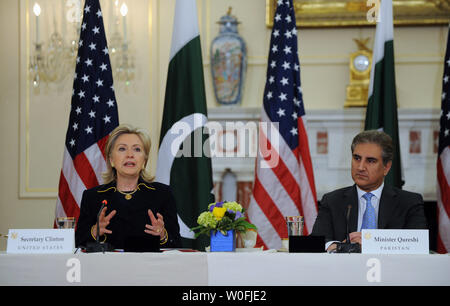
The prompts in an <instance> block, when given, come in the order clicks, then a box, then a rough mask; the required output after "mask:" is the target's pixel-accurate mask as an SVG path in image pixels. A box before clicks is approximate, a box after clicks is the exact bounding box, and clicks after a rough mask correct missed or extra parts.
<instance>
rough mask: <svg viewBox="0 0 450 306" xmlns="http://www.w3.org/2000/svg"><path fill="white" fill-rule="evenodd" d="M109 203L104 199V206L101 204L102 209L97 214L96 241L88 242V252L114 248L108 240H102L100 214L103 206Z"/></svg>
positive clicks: (106, 250) (105, 250)
mask: <svg viewBox="0 0 450 306" xmlns="http://www.w3.org/2000/svg"><path fill="white" fill-rule="evenodd" d="M107 204H108V201H106V200H103V201H102V206H100V210H99V211H98V214H97V234H96V235H95V242H88V243H87V245H86V253H98V252H103V254H104V253H105V252H108V251H112V250H113V249H114V248H113V247H112V245H111V244H110V243H108V242H100V222H99V221H100V214H101V213H102V210H103V208H105V206H106V205H107Z"/></svg>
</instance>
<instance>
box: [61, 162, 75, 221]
mask: <svg viewBox="0 0 450 306" xmlns="http://www.w3.org/2000/svg"><path fill="white" fill-rule="evenodd" d="M58 197H59V199H60V201H61V205H62V206H63V208H64V211H65V213H66V215H67V217H75V218H77V219H78V216H79V215H80V207H79V206H78V204H77V202H76V201H75V199H74V197H73V195H72V192H71V191H70V188H69V185H68V184H67V181H66V178H65V177H64V174H63V172H62V171H61V175H60V177H59V191H58Z"/></svg>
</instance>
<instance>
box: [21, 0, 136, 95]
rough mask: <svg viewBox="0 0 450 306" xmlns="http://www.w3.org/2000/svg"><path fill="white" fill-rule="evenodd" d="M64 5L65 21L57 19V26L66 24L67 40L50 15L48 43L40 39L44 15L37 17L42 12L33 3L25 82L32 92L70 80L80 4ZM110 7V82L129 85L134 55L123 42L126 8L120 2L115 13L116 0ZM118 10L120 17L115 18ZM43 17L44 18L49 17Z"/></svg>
mask: <svg viewBox="0 0 450 306" xmlns="http://www.w3.org/2000/svg"><path fill="white" fill-rule="evenodd" d="M65 2H66V3H62V5H63V7H62V10H63V13H62V14H61V15H62V16H63V17H65V18H61V19H62V21H61V27H62V26H63V23H64V22H65V21H68V25H69V30H68V31H67V35H65V36H67V37H69V38H68V39H67V38H66V39H64V37H63V35H62V34H61V33H60V29H58V27H57V22H56V14H53V31H52V34H51V35H50V37H49V39H48V40H45V39H42V38H41V36H42V33H41V32H42V29H41V24H42V23H44V25H45V22H43V21H42V17H44V16H41V15H43V14H41V13H42V9H41V6H40V5H39V3H37V2H36V3H34V6H33V14H34V19H35V20H34V21H35V22H34V25H35V26H34V27H35V34H34V38H35V41H34V44H33V47H34V48H33V49H32V52H31V56H30V60H29V80H30V82H31V84H32V87H33V88H34V90H35V92H36V93H38V92H39V89H40V88H41V87H42V86H43V85H44V84H45V85H47V86H48V85H51V84H54V85H56V84H63V83H64V82H65V81H66V80H68V79H73V73H74V71H75V62H76V57H77V53H78V40H79V37H80V30H81V16H82V5H81V1H80V0H66V1H65ZM113 5H114V8H115V13H114V14H113V16H110V18H112V20H113V25H112V34H111V37H110V38H109V39H108V48H109V50H110V52H109V55H110V61H111V67H112V72H113V79H114V83H115V85H117V84H119V85H120V84H124V85H126V86H129V85H130V84H131V82H132V81H133V80H134V77H135V65H134V56H133V54H132V53H131V52H130V43H129V41H128V40H127V23H126V16H127V14H128V7H127V5H126V4H125V3H123V4H122V5H121V7H120V10H119V7H118V5H119V0H115V1H114V4H113ZM65 6H67V7H69V10H67V11H66V10H65ZM119 11H120V15H121V16H119ZM46 17H47V18H48V17H49V15H47V16H46ZM60 17H61V16H60ZM44 21H48V20H44ZM31 24H33V23H31ZM105 25H106V23H105ZM119 25H122V31H120V29H119ZM64 26H67V24H66V25H64Z"/></svg>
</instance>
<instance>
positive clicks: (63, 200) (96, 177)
mask: <svg viewBox="0 0 450 306" xmlns="http://www.w3.org/2000/svg"><path fill="white" fill-rule="evenodd" d="M118 124H119V116H118V112H117V104H116V98H115V95H114V87H113V79H112V71H111V64H110V61H109V55H108V46H107V43H106V37H105V30H104V26H103V17H102V11H101V9H100V3H99V0H86V2H85V6H84V11H83V21H82V24H81V33H80V40H79V42H78V55H77V58H76V67H75V76H74V82H73V90H72V105H71V111H70V118H69V126H68V128H67V134H66V142H65V147H64V157H63V166H62V170H61V175H60V179H59V190H58V199H57V203H56V212H55V215H56V217H65V216H67V217H75V218H77V219H78V216H79V213H80V203H81V196H82V194H83V191H84V190H85V189H89V188H92V187H95V186H97V185H99V184H101V182H102V178H101V173H102V172H104V171H105V170H106V162H105V156H104V153H103V149H104V146H105V143H106V140H107V139H108V135H109V133H110V132H111V131H112V130H113V129H114V128H115V127H116V126H118Z"/></svg>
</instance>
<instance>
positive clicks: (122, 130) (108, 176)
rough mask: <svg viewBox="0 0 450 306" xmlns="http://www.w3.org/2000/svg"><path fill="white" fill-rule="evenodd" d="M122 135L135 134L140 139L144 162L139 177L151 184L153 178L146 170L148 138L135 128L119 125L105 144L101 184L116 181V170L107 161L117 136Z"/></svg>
mask: <svg viewBox="0 0 450 306" xmlns="http://www.w3.org/2000/svg"><path fill="white" fill-rule="evenodd" d="M123 134H135V135H137V136H138V137H139V139H141V141H142V144H143V145H144V154H145V162H144V168H143V169H141V172H140V173H139V176H140V178H142V179H143V180H144V181H146V182H148V183H150V182H152V181H153V179H154V177H152V176H151V175H150V173H148V172H147V170H146V166H147V162H148V156H149V154H150V148H151V140H150V137H149V136H148V135H147V133H146V132H144V131H143V130H141V129H138V128H135V127H133V126H132V125H130V124H121V125H119V126H118V127H116V128H115V129H114V130H113V131H112V132H111V134H110V135H109V137H108V141H107V142H106V145H105V157H106V166H107V169H106V172H104V173H102V177H103V183H104V184H108V183H111V182H112V181H115V180H116V179H117V174H116V169H114V168H113V167H112V166H111V162H110V160H109V159H110V157H111V152H112V150H113V148H114V144H115V143H116V140H117V138H119V136H120V135H123Z"/></svg>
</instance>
